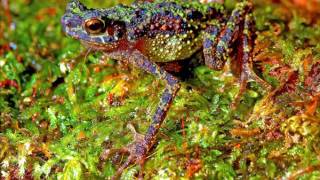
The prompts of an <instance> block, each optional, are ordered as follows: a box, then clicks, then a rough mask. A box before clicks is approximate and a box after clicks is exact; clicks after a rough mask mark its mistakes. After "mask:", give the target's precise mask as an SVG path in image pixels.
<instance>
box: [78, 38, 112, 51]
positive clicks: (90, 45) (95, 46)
mask: <svg viewBox="0 0 320 180" xmlns="http://www.w3.org/2000/svg"><path fill="white" fill-rule="evenodd" d="M80 42H81V44H83V45H84V46H85V47H87V48H91V49H93V50H101V51H110V50H112V49H115V48H116V47H117V46H116V45H115V44H111V43H110V44H101V43H98V42H94V41H87V40H80Z"/></svg>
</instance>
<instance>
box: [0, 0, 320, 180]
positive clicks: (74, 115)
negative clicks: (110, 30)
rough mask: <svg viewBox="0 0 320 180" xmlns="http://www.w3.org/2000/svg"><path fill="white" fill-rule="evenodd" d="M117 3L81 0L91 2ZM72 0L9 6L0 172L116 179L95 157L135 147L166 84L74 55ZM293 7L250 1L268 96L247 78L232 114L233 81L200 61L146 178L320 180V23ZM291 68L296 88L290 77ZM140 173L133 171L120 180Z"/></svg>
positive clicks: (258, 65) (1, 61) (2, 61)
mask: <svg viewBox="0 0 320 180" xmlns="http://www.w3.org/2000/svg"><path fill="white" fill-rule="evenodd" d="M119 2H120V1H119ZM119 2H118V1H89V0H87V1H84V3H86V4H88V6H89V7H110V6H114V5H116V4H118V3H119ZM121 2H122V3H126V4H128V3H129V2H128V1H121ZM226 3H227V9H228V10H230V9H232V7H234V1H231V0H230V1H226ZM65 5H66V2H63V3H62V2H60V1H53V0H49V1H46V2H41V3H39V2H35V1H25V0H17V1H15V3H11V4H10V10H11V15H12V18H13V23H14V24H13V25H12V26H10V25H8V24H7V20H6V16H5V15H4V14H3V12H4V11H1V10H0V32H4V33H3V38H2V37H1V38H0V84H1V85H0V169H1V173H2V174H0V176H11V177H20V178H21V177H23V176H26V177H27V176H30V175H32V176H33V178H35V179H43V178H48V179H70V178H72V179H105V178H106V177H110V176H112V175H113V174H114V172H115V170H116V167H117V165H118V164H119V163H121V162H122V157H120V158H118V159H117V158H113V159H110V160H107V161H106V162H105V163H102V162H101V161H100V159H99V157H100V154H101V153H102V152H103V150H104V149H105V148H110V147H116V148H120V147H123V146H125V145H126V144H128V143H130V142H131V141H132V135H131V134H130V133H129V130H128V129H127V128H125V127H126V125H127V124H128V123H129V122H130V123H132V124H134V125H135V127H137V129H138V131H139V132H145V131H146V130H147V128H148V125H149V123H150V119H151V116H152V113H153V112H154V111H155V108H156V106H157V103H158V101H159V96H160V94H159V92H160V90H161V89H163V88H164V84H163V82H161V81H160V80H158V79H155V78H154V77H153V76H151V75H149V74H146V73H145V72H142V71H140V70H138V69H134V68H132V67H130V66H129V67H126V66H125V65H119V64H118V63H117V62H115V61H113V60H109V59H104V60H103V61H102V60H101V59H102V56H101V54H99V53H92V54H90V55H88V56H86V58H84V56H79V55H80V54H81V53H82V52H85V48H83V47H82V46H81V45H80V43H79V42H78V41H76V40H73V39H71V38H69V37H66V36H65V35H64V34H63V33H62V31H61V26H60V17H61V15H62V14H63V12H64V9H65ZM190 6H192V2H190ZM286 6H287V5H285V4H281V3H278V4H272V3H271V2H269V1H266V2H264V1H257V2H255V11H254V15H255V18H256V28H257V36H258V37H257V44H256V48H259V47H260V46H263V45H264V43H266V44H267V46H266V45H265V47H264V46H263V47H264V48H262V52H260V51H259V52H255V54H256V56H255V58H254V70H256V71H257V74H259V75H261V76H262V77H263V78H264V79H265V80H266V81H267V82H269V83H270V84H271V85H272V86H273V90H272V91H269V92H268V91H265V89H263V88H262V87H261V86H260V85H259V84H258V83H256V82H249V83H248V86H247V90H246V91H245V93H244V94H243V95H242V97H241V101H240V103H239V104H238V106H237V108H236V109H231V108H230V104H231V103H232V102H233V101H234V98H235V96H236V94H237V93H238V91H239V87H238V83H237V80H238V79H237V77H236V76H235V75H232V74H230V73H226V72H223V71H213V70H210V69H209V68H207V67H205V66H199V67H196V68H195V69H193V70H192V71H191V72H190V73H193V75H194V76H192V77H191V78H189V79H187V80H185V81H184V82H182V87H181V89H180V91H179V93H178V95H177V97H176V98H175V100H174V103H173V105H172V107H171V109H170V111H169V113H168V116H167V118H166V121H165V123H164V124H163V126H162V128H161V133H160V134H159V136H158V142H159V143H158V144H157V146H156V147H155V148H154V150H153V152H152V153H151V155H150V158H149V159H148V160H147V162H146V166H145V169H144V174H145V177H146V178H147V179H148V178H154V179H164V178H168V177H171V178H177V179H178V178H180V179H183V178H184V179H188V178H191V177H192V178H194V179H213V178H214V179H234V178H243V179H274V178H284V177H290V176H292V175H295V174H297V172H301V170H303V169H308V168H310V167H311V168H313V169H314V171H312V172H305V173H303V174H301V175H298V177H299V178H300V179H316V178H317V177H319V171H317V170H316V169H317V168H318V167H319V163H320V162H319V160H318V158H317V157H318V155H317V152H318V151H317V149H319V147H318V144H319V131H318V127H319V122H318V121H317V120H318V119H319V116H320V110H319V107H315V109H314V110H313V109H312V108H313V106H312V102H314V99H313V98H314V97H313V95H314V94H317V93H319V92H317V89H316V88H314V89H312V88H311V85H312V83H313V85H315V86H316V87H317V84H318V83H319V82H317V77H312V76H309V75H308V72H309V71H310V68H311V67H312V65H313V64H315V63H316V62H317V61H318V60H319V57H320V46H319V45H318V42H319V39H320V29H319V27H320V26H319V23H318V22H316V21H314V20H310V18H312V14H311V15H310V16H304V13H303V12H300V11H301V9H300V10H299V8H293V7H291V8H288V7H286ZM219 7H220V6H219ZM196 8H199V9H200V10H203V9H201V7H196ZM313 18H314V17H313ZM317 23H318V24H317ZM9 27H12V28H11V29H9ZM0 36H1V35H0ZM10 46H11V48H8V47H10ZM84 54H86V53H84ZM279 69H280V70H279ZM293 71H296V72H297V73H298V78H297V80H296V81H297V82H290V81H288V77H289V75H290V73H292V72H293ZM308 78H309V79H310V78H311V81H310V82H311V85H309V86H307V84H308V82H307V81H306V80H308ZM8 80H9V81H8ZM5 81H7V82H9V83H7V84H5V85H4V83H5ZM310 82H309V83H310ZM138 171H139V167H137V166H134V167H130V168H129V169H127V170H126V171H125V172H124V174H123V175H122V179H133V178H134V177H135V176H136V174H137V172H138Z"/></svg>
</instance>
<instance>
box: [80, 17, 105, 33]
mask: <svg viewBox="0 0 320 180" xmlns="http://www.w3.org/2000/svg"><path fill="white" fill-rule="evenodd" d="M84 27H85V29H86V31H87V33H89V34H100V33H102V32H103V30H104V29H105V27H104V22H103V21H102V20H100V19H89V20H87V21H86V22H85V23H84Z"/></svg>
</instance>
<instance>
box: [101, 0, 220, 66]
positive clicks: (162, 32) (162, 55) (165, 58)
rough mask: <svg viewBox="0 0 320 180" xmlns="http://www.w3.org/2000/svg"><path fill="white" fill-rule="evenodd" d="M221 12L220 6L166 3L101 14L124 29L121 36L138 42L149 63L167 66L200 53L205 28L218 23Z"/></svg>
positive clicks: (135, 6) (149, 4) (146, 4)
mask: <svg viewBox="0 0 320 180" xmlns="http://www.w3.org/2000/svg"><path fill="white" fill-rule="evenodd" d="M222 12H223V7H222V6H221V5H220V4H208V5H204V4H201V3H199V2H197V1H196V2H187V1H174V2H173V1H172V2H170V1H169V2H168V1H167V2H153V3H149V2H144V3H135V4H133V5H131V6H130V7H128V6H123V5H118V6H116V7H113V8H111V9H108V10H106V11H105V12H104V14H105V15H106V17H107V19H112V20H113V21H114V22H117V21H118V22H117V23H118V24H119V26H124V27H123V29H125V30H126V32H122V34H125V35H126V38H127V39H128V40H129V41H131V42H132V41H136V42H138V48H139V50H140V51H141V52H142V53H143V54H145V55H146V56H148V57H149V59H150V60H152V61H155V62H169V61H174V60H180V59H186V58H188V57H190V56H191V55H192V54H194V53H195V52H196V51H197V50H199V49H200V48H201V47H202V42H203V33H204V30H205V28H206V27H207V26H208V25H210V24H215V23H220V21H221V19H222V16H223V13H222ZM121 24H122V25H121Z"/></svg>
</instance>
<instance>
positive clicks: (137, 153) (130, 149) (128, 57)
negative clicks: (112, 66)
mask: <svg viewBox="0 0 320 180" xmlns="http://www.w3.org/2000/svg"><path fill="white" fill-rule="evenodd" d="M107 56H108V57H110V58H113V59H117V60H121V61H128V62H129V63H131V64H133V65H134V66H136V67H139V68H141V69H143V70H145V71H147V72H149V73H151V74H153V75H155V76H156V77H158V78H160V79H162V80H165V82H166V87H165V90H164V92H163V93H162V96H161V99H160V102H159V104H158V107H157V109H156V112H155V114H154V115H153V118H152V123H151V125H150V126H149V128H148V131H147V133H146V134H145V135H144V136H142V135H139V134H137V133H134V134H135V140H134V142H133V143H131V144H129V145H128V146H127V147H126V148H122V149H121V150H122V151H123V152H124V153H128V154H129V156H128V158H127V161H126V162H125V163H124V164H123V165H122V166H121V167H120V168H119V169H118V170H117V172H116V174H115V175H114V177H113V179H116V178H118V177H119V176H120V175H121V174H122V171H123V170H124V169H125V168H127V167H128V166H129V165H131V164H138V165H140V166H141V168H142V167H143V164H144V161H145V159H146V158H147V155H148V153H149V151H150V149H151V148H152V146H153V145H154V143H155V141H156V135H157V133H158V131H159V129H160V126H161V124H162V122H163V121H164V119H165V117H166V114H167V111H168V110H169V107H170V105H171V103H172V101H173V99H174V97H175V96H176V93H177V92H178V90H179V88H180V84H179V82H178V80H177V79H176V78H175V77H174V76H172V75H171V74H169V73H168V72H166V71H165V70H164V69H163V68H161V67H159V66H158V65H157V64H156V63H154V62H151V61H149V60H148V59H147V58H146V57H145V56H144V55H143V54H141V53H140V52H139V51H137V50H124V51H117V52H110V53H108V54H107ZM108 155H109V154H108Z"/></svg>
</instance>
